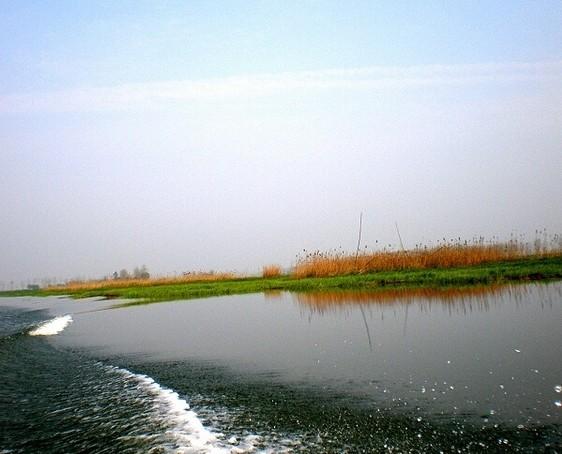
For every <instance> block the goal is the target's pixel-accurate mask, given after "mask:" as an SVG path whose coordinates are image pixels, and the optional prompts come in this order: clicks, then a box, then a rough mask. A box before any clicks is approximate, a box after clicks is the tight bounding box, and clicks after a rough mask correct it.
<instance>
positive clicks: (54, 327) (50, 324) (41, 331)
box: [28, 315, 72, 336]
mask: <svg viewBox="0 0 562 454" xmlns="http://www.w3.org/2000/svg"><path fill="white" fill-rule="evenodd" d="M70 323H72V317H71V316H70V315H63V316H61V317H55V318H53V319H51V320H47V321H46V322H43V323H41V324H39V325H38V326H37V327H35V328H33V329H32V330H30V331H29V332H28V334H29V335H30V336H54V335H55V334H58V333H60V332H61V331H62V330H64V329H65V328H66V327H67V326H68V325H69V324H70Z"/></svg>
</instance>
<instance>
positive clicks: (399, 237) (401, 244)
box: [394, 221, 404, 252]
mask: <svg viewBox="0 0 562 454" xmlns="http://www.w3.org/2000/svg"><path fill="white" fill-rule="evenodd" d="M394 225H395V226H396V233H398V239H399V240H400V248H402V252H404V243H402V237H401V236H400V230H399V229H398V222H396V221H395V222H394Z"/></svg>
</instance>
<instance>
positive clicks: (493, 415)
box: [0, 282, 562, 453]
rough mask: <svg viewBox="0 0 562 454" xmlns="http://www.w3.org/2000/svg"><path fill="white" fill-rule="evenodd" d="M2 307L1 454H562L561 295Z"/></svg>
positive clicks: (29, 302)
mask: <svg viewBox="0 0 562 454" xmlns="http://www.w3.org/2000/svg"><path fill="white" fill-rule="evenodd" d="M115 304H116V302H115V301H99V300H80V301H73V300H68V299H65V298H1V299H0V379H1V382H0V383H2V387H1V388H0V428H1V429H0V453H8V452H107V453H110V452H119V453H123V452H153V453H160V452H227V453H228V452H404V451H409V452H440V451H442V452H453V451H454V452H489V451H500V452H501V451H505V452H514V451H515V452H517V451H520V452H534V451H536V452H544V451H549V452H560V450H561V449H562V403H561V400H562V361H561V358H562V355H561V354H560V346H561V345H562V330H561V322H562V283H560V282H555V283H549V284H525V285H516V286H495V287H477V288H467V289H442V290H432V289H418V290H385V291H376V292H353V291H338V292H328V293H327V292H324V293H288V292H277V293H276V292H272V293H266V294H250V295H241V296H226V297H217V298H208V299H201V300H191V301H176V302H168V303H157V304H150V305H138V306H129V307H122V308H112V306H113V305H115Z"/></svg>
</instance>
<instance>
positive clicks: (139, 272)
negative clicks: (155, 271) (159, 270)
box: [112, 265, 150, 279]
mask: <svg viewBox="0 0 562 454" xmlns="http://www.w3.org/2000/svg"><path fill="white" fill-rule="evenodd" d="M112 277H113V279H148V278H149V277H150V273H149V272H148V269H147V267H146V265H143V266H141V267H138V266H136V267H135V268H134V269H133V271H132V272H129V271H127V270H126V269H125V268H123V269H122V270H121V271H119V272H117V271H114V272H113V274H112Z"/></svg>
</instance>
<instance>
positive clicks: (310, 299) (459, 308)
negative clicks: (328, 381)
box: [267, 284, 562, 319]
mask: <svg viewBox="0 0 562 454" xmlns="http://www.w3.org/2000/svg"><path fill="white" fill-rule="evenodd" d="M541 288H542V286H540V285H538V286H536V287H534V290H535V291H538V292H539V293H540V291H541ZM529 292H530V289H529V286H526V285H521V284H519V285H517V284H516V285H513V284H506V285H486V286H474V287H449V288H400V289H378V290H368V291H357V290H336V291H322V292H300V293H291V295H292V297H293V299H294V301H295V302H296V303H297V304H299V305H300V306H303V307H304V308H307V309H309V310H310V311H311V312H312V313H316V314H320V315H322V314H325V313H328V312H339V311H346V310H349V309H353V308H357V307H358V308H359V309H361V310H363V307H365V306H368V307H369V309H372V308H374V307H377V306H379V307H380V308H381V309H386V308H389V307H392V306H393V307H396V306H397V307H402V308H404V309H405V312H406V319H407V313H408V312H407V311H408V306H409V305H411V304H416V305H417V307H418V308H419V309H420V310H421V311H431V309H432V307H433V306H435V305H439V306H440V307H444V308H446V309H447V310H448V311H449V312H451V313H453V312H455V313H461V314H462V313H469V312H474V311H479V312H482V311H489V310H490V307H491V306H492V305H494V304H498V303H500V302H502V301H503V300H510V301H515V303H516V304H517V305H518V304H520V303H521V301H522V300H523V299H524V298H525V297H526V296H527V295H528V294H529ZM543 293H544V295H541V296H542V297H543V298H542V300H543V304H549V305H551V304H552V299H553V294H552V289H549V291H545V292H543ZM557 293H558V296H562V288H559V289H558V292H557ZM267 296H268V297H275V295H273V294H269V295H267ZM279 296H280V295H279Z"/></svg>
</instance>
